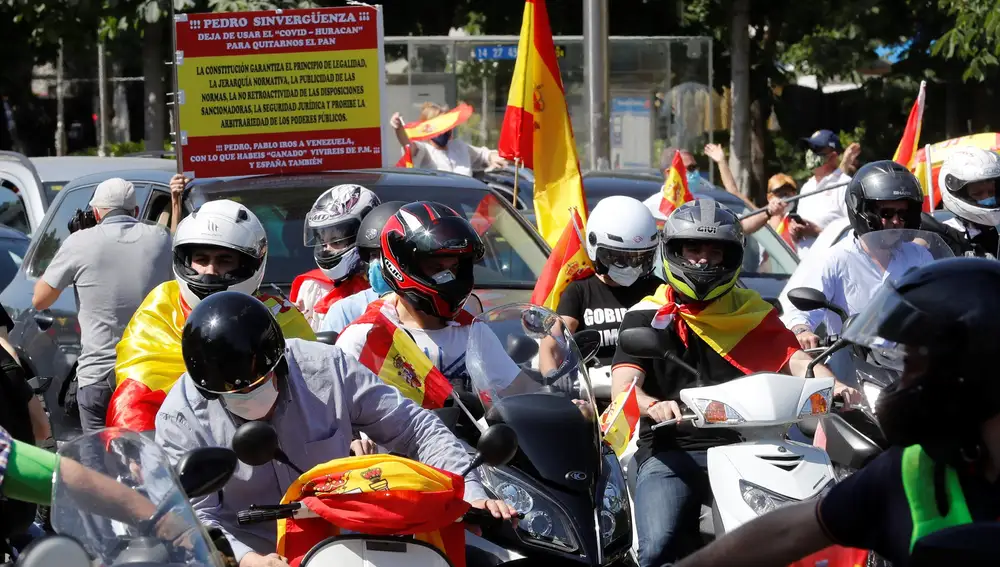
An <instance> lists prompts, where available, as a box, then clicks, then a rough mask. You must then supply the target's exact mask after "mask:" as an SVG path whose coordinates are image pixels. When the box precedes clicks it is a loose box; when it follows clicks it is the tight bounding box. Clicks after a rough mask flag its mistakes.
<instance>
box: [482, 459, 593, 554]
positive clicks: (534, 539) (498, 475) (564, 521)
mask: <svg viewBox="0 0 1000 567" xmlns="http://www.w3.org/2000/svg"><path fill="white" fill-rule="evenodd" d="M480 470H482V471H483V484H484V485H485V486H486V488H488V489H489V490H490V491H491V492H493V493H494V494H495V495H497V497H498V498H503V499H504V501H505V502H507V504H510V505H511V506H512V507H513V508H514V509H515V510H517V511H518V513H520V514H524V518H522V519H521V520H518V522H517V529H516V530H515V531H516V533H517V537H518V538H520V539H521V541H523V542H524V543H526V544H529V545H537V546H541V547H547V548H555V549H558V550H559V551H563V552H568V553H573V552H575V551H576V550H578V549H579V548H580V539H579V538H578V537H577V535H576V531H575V530H574V528H573V523H572V522H571V521H570V519H569V515H568V514H567V513H566V512H565V511H564V510H563V509H562V507H560V506H559V504H557V503H556V502H555V501H553V500H552V499H551V498H549V497H548V496H546V495H545V494H543V493H542V492H540V491H538V490H536V489H535V488H534V487H533V486H531V484H530V483H528V482H526V481H523V480H521V479H520V478H518V476H517V474H516V473H515V472H513V471H511V470H509V469H507V470H504V469H498V468H495V467H490V466H483V467H481V469H480Z"/></svg>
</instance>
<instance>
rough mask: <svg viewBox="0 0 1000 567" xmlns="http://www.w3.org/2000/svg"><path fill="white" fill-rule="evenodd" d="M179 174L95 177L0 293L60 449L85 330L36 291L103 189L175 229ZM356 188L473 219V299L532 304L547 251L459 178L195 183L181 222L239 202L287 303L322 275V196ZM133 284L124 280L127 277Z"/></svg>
mask: <svg viewBox="0 0 1000 567" xmlns="http://www.w3.org/2000/svg"><path fill="white" fill-rule="evenodd" d="M171 175H172V171H162V170H129V171H113V172H106V173H101V174H95V175H89V176H86V177H83V178H80V179H76V180H74V181H72V182H70V183H68V184H66V186H65V187H63V188H62V190H60V191H59V194H58V196H57V197H56V198H55V200H54V201H53V203H52V205H51V207H50V209H49V211H48V212H47V213H46V215H45V218H44V220H43V221H42V225H41V228H40V229H39V230H38V233H37V234H36V236H35V238H34V239H33V240H32V242H31V246H30V247H29V248H28V251H27V253H26V255H25V257H24V262H23V263H22V265H21V267H20V269H19V270H18V271H17V274H16V275H15V276H14V279H13V280H12V281H11V283H10V285H9V286H7V288H6V289H5V290H4V291H3V292H2V293H0V303H2V304H3V305H4V306H5V307H6V308H7V310H8V312H9V313H10V315H11V317H12V318H13V320H14V322H15V326H14V329H13V331H11V333H10V342H11V343H12V344H13V345H14V348H15V349H17V351H18V355H19V357H20V358H21V361H22V363H23V364H24V365H25V368H26V370H27V373H28V374H29V375H30V376H29V377H45V378H51V382H50V383H49V387H48V388H47V389H46V391H45V393H44V400H45V403H46V407H48V408H49V410H50V420H51V422H52V427H53V432H54V434H55V435H56V438H57V440H65V439H69V438H71V437H72V436H73V435H75V434H76V433H78V432H79V421H78V417H76V416H73V415H67V413H66V412H65V411H62V410H61V409H57V408H61V407H65V400H66V392H67V391H68V389H69V387H70V384H71V383H72V380H73V377H74V367H75V364H76V359H77V357H78V356H79V354H80V326H79V323H78V321H77V317H76V315H77V306H76V302H75V299H74V294H73V293H72V292H71V291H69V290H67V291H65V292H63V293H62V294H61V295H60V296H59V299H58V300H57V301H56V303H55V304H53V306H52V307H51V308H50V309H48V310H44V311H41V312H37V311H35V310H34V309H33V308H32V306H31V297H32V294H33V288H34V283H35V281H36V280H37V278H38V277H39V276H40V275H41V274H42V273H44V271H45V268H46V267H47V266H48V264H49V262H51V260H52V257H53V256H54V255H55V253H56V250H58V248H59V246H60V244H61V243H62V241H63V240H64V239H65V238H66V237H67V236H68V235H69V228H68V226H67V223H68V221H69V219H70V218H71V217H72V216H73V214H74V213H75V212H76V210H77V209H81V208H84V207H86V205H87V203H88V202H89V201H90V198H91V196H92V195H93V193H94V190H95V188H96V186H97V184H98V183H100V182H101V181H103V180H104V179H107V178H110V177H123V178H125V179H127V180H129V181H131V182H132V183H133V184H134V185H135V190H136V202H137V203H139V205H140V217H141V218H142V220H144V221H146V222H151V223H157V224H160V225H163V226H170V224H171V220H172V219H171V216H170V215H171V207H170V190H169V187H168V184H169V181H170V177H171ZM343 183H356V184H360V185H363V186H365V187H368V188H370V189H372V190H373V191H375V192H376V193H377V194H378V195H379V197H380V198H381V199H382V200H384V201H390V200H404V201H413V200H418V199H421V200H433V201H440V202H442V203H445V204H447V205H450V206H451V207H452V208H454V209H456V210H457V211H459V212H461V213H463V214H465V215H466V216H467V217H469V218H470V220H472V222H473V224H474V225H475V226H476V227H477V229H478V230H479V231H480V233H481V234H482V235H483V241H484V244H485V245H486V257H485V258H484V259H483V261H482V262H480V263H479V264H478V265H477V266H476V268H475V277H476V284H477V285H476V295H477V296H478V297H479V299H480V300H481V301H482V303H483V308H484V309H490V308H492V307H494V306H497V305H503V304H506V303H512V302H522V301H525V302H526V301H529V300H530V297H531V292H532V289H533V288H534V285H535V282H536V281H537V280H538V278H539V274H540V273H541V271H542V268H543V266H544V265H545V261H546V258H547V257H548V254H549V253H550V250H549V247H548V245H546V243H545V241H544V240H543V239H542V238H541V237H540V236H539V235H538V233H537V232H535V230H534V229H533V228H532V227H531V225H530V224H528V223H527V222H526V221H525V220H524V219H523V218H521V217H520V216H519V215H518V214H516V213H515V212H514V210H513V208H511V206H510V205H509V204H508V203H507V202H506V201H505V200H504V199H503V197H502V196H500V195H499V194H497V193H496V192H495V191H493V190H491V189H490V188H489V187H487V186H486V185H484V184H483V183H481V182H479V181H476V180H475V179H473V178H471V177H466V176H462V175H457V174H452V173H443V172H433V171H423V170H413V169H375V170H359V171H342V172H332V173H319V174H309V175H294V176H291V175H290V176H262V177H243V178H224V179H206V180H200V179H196V180H194V181H192V182H191V184H190V185H189V188H188V190H187V191H186V192H185V201H184V207H183V210H184V213H185V214H187V213H190V212H191V211H193V210H195V209H196V208H197V207H199V206H201V205H202V204H204V203H205V202H208V201H213V200H217V199H232V200H235V201H238V202H240V203H242V204H244V205H245V206H247V207H248V208H249V209H250V210H252V211H253V212H254V213H255V214H256V215H257V217H258V218H259V219H260V221H261V223H262V224H263V225H264V229H265V231H266V232H267V236H268V259H267V268H266V271H265V274H264V281H263V285H262V287H263V288H264V289H265V291H267V290H268V289H269V288H270V289H278V290H280V291H281V292H283V293H285V294H287V293H288V290H289V288H290V286H291V283H292V280H293V279H294V278H295V276H297V275H299V274H301V273H304V272H307V271H309V270H312V269H313V268H315V266H316V265H315V261H314V260H313V253H312V249H311V248H307V247H306V246H304V245H303V219H304V217H305V215H306V213H308V211H309V209H310V208H311V207H312V204H313V202H314V201H315V200H316V199H317V198H318V197H319V195H320V194H321V193H323V191H325V190H327V189H329V188H330V187H333V186H335V185H340V184H343ZM123 276H124V277H127V274H123Z"/></svg>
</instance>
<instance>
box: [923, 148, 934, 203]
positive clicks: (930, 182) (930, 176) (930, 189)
mask: <svg viewBox="0 0 1000 567" xmlns="http://www.w3.org/2000/svg"><path fill="white" fill-rule="evenodd" d="M924 159H925V160H927V172H926V173H925V174H924V175H925V177H926V179H925V180H924V182H925V183H927V196H928V197H929V198H930V203H929V204H928V205H927V209H928V210H927V212H928V214H931V215H933V214H934V204H935V203H934V160H932V159H931V145H930V144H927V145H926V146H924Z"/></svg>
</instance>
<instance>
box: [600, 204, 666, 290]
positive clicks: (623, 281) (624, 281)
mask: <svg viewBox="0 0 1000 567" xmlns="http://www.w3.org/2000/svg"><path fill="white" fill-rule="evenodd" d="M659 244H660V232H659V231H658V230H657V229H656V220H655V219H654V218H653V214H652V213H651V212H650V211H649V209H648V208H647V207H646V205H643V204H642V203H641V202H640V201H637V200H635V199H633V198H631V197H624V196H615V197H606V198H604V199H601V201H600V202H599V203H597V206H596V207H594V210H593V211H591V212H590V218H589V219H587V236H586V246H587V256H589V257H590V261H591V262H593V263H594V268H595V269H596V270H597V273H598V274H607V275H608V277H610V278H611V280H612V281H614V282H615V283H616V284H618V285H620V286H624V287H628V286H630V285H632V284H633V283H635V282H636V280H638V279H639V278H641V277H644V276H647V275H649V274H650V273H651V272H652V271H653V266H654V264H655V263H656V250H657V247H658V246H659Z"/></svg>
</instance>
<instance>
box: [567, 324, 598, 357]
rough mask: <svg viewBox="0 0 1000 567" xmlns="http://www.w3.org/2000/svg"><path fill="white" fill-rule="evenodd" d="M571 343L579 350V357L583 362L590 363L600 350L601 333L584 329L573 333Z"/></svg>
mask: <svg viewBox="0 0 1000 567" xmlns="http://www.w3.org/2000/svg"><path fill="white" fill-rule="evenodd" d="M573 342H575V343H576V346H577V348H579V349H580V356H582V357H583V362H584V363H587V362H590V360H591V359H592V358H594V357H595V356H597V350H598V349H599V348H601V333H600V332H599V331H597V330H595V329H586V330H584V331H577V332H575V333H573Z"/></svg>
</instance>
